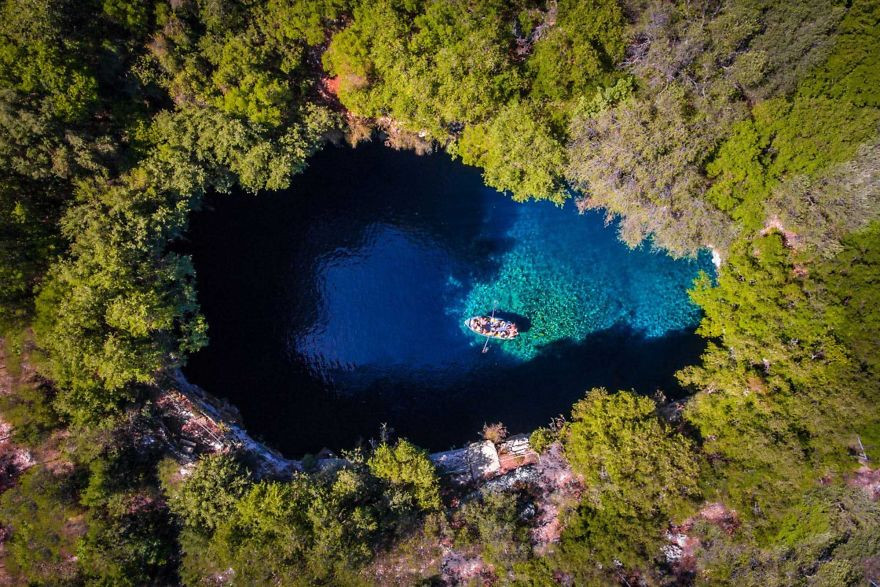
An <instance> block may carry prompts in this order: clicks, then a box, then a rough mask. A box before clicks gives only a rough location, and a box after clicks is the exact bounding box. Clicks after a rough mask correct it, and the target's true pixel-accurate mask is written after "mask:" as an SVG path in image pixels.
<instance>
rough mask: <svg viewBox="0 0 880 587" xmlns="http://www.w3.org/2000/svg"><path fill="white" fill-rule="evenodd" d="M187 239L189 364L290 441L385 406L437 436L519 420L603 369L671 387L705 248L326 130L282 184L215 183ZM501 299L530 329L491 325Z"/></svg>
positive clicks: (536, 420)
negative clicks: (241, 190)
mask: <svg viewBox="0 0 880 587" xmlns="http://www.w3.org/2000/svg"><path fill="white" fill-rule="evenodd" d="M186 247H187V248H188V249H189V250H190V251H191V252H192V253H193V256H194V260H195V266H196V270H197V273H198V279H199V299H200V301H201V304H202V308H203V310H204V312H205V314H206V316H207V318H208V322H209V324H210V337H211V344H210V346H209V347H208V348H207V349H205V350H203V351H201V352H200V353H198V354H196V355H195V356H193V357H192V358H191V360H190V364H189V366H188V367H187V368H186V372H187V374H188V376H189V377H190V378H191V379H192V380H193V381H194V382H195V383H198V384H199V385H201V386H203V387H205V388H206V389H208V390H209V391H211V392H213V393H214V394H217V395H220V396H225V397H227V398H228V399H229V400H230V401H232V402H233V403H234V404H236V405H237V406H238V407H239V408H240V409H241V411H242V414H243V416H244V419H245V423H246V425H247V426H248V428H249V430H250V431H251V432H252V433H255V434H256V435H258V436H262V437H263V438H264V439H265V440H267V441H268V442H269V443H270V444H272V445H274V446H277V447H278V448H280V449H282V450H283V451H285V452H286V453H288V454H294V455H296V454H301V453H304V452H314V451H316V450H318V449H320V448H322V447H325V446H326V447H330V448H346V447H352V446H354V445H355V444H356V443H357V442H359V441H361V440H365V439H368V438H372V437H375V436H376V435H377V432H378V429H379V426H380V424H381V423H387V424H388V425H389V426H390V427H391V428H393V429H394V430H395V431H396V433H397V434H399V435H401V436H405V437H408V438H410V439H411V440H413V441H415V442H416V443H418V444H420V445H422V446H425V447H427V448H430V449H443V448H447V447H449V446H451V445H454V444H460V443H462V442H464V441H467V440H471V439H473V438H475V436H476V434H477V432H478V431H479V430H480V428H481V427H482V425H483V423H484V422H495V421H502V422H504V423H506V424H507V426H508V428H509V429H511V430H512V431H528V430H531V429H533V428H535V427H536V426H540V425H543V424H546V423H547V421H548V420H549V419H550V418H551V417H553V416H556V415H558V414H563V413H564V414H567V413H568V411H569V408H570V406H571V404H572V403H573V402H574V401H576V400H577V399H578V398H580V397H582V395H583V393H584V392H585V391H586V390H588V389H590V388H591V387H595V386H606V387H608V388H611V389H635V390H637V391H639V392H642V393H653V392H654V391H655V390H657V389H663V390H664V391H665V392H666V393H667V395H675V394H676V391H677V390H676V388H675V384H674V378H673V374H674V372H675V371H676V370H677V369H679V368H681V367H683V366H684V365H686V364H690V363H692V362H694V361H696V359H697V357H698V356H699V354H700V352H701V350H702V348H703V345H702V342H701V341H700V339H699V338H698V337H697V336H695V335H694V334H693V333H692V331H693V328H694V327H695V325H696V323H697V321H698V320H699V311H698V309H697V308H696V307H694V306H693V305H692V304H691V302H690V301H689V300H688V297H687V294H686V289H687V288H688V287H689V286H690V285H691V283H692V281H693V279H694V277H695V276H696V275H697V273H698V271H699V270H700V269H706V270H710V269H711V263H710V262H709V260H708V258H701V259H699V260H697V261H675V260H673V259H671V258H670V257H668V256H666V255H665V254H663V253H654V252H651V251H650V250H647V249H640V250H636V251H630V250H628V249H627V248H626V247H625V246H624V245H622V244H621V243H620V242H619V241H618V240H617V239H616V235H615V227H613V226H611V227H606V226H604V224H603V221H602V218H601V217H600V216H599V215H585V216H579V215H578V214H577V213H576V212H575V211H574V209H573V207H572V206H568V207H563V208H558V207H556V206H554V205H552V204H549V203H529V204H516V203H514V202H512V201H511V200H510V199H509V198H507V197H505V196H504V195H502V194H499V193H497V192H495V191H494V190H492V189H489V188H487V187H485V186H484V185H483V184H482V182H481V180H480V176H479V172H478V171H477V170H474V169H471V168H467V167H464V166H462V165H460V164H457V163H454V162H452V161H451V160H450V159H449V158H448V157H447V156H445V155H435V156H430V157H417V156H415V155H413V154H410V153H401V152H395V151H391V150H388V149H385V148H383V147H380V146H376V145H373V146H367V147H359V148H358V149H356V150H350V149H337V148H332V147H331V148H328V149H326V150H325V151H323V152H322V153H320V154H318V155H317V156H315V158H314V159H313V160H312V162H311V166H310V168H309V170H308V171H307V172H306V173H305V174H304V175H302V176H300V177H297V178H296V180H295V185H294V187H293V188H291V189H290V190H287V191H284V192H275V193H266V194H260V195H258V196H253V195H248V194H235V195H232V196H214V197H211V198H209V199H208V204H207V206H206V209H205V210H204V211H202V212H200V213H198V214H196V215H194V217H193V221H192V230H191V232H190V239H189V242H188V243H187V244H186ZM493 308H497V309H498V310H499V312H501V313H502V315H504V316H506V317H510V318H512V319H515V320H516V321H517V322H518V324H520V326H521V327H522V330H525V332H523V334H522V335H521V336H520V337H519V338H518V339H517V340H516V341H512V342H491V343H490V346H489V352H488V353H485V354H483V353H481V352H480V350H481V347H482V344H483V340H481V339H479V338H478V337H476V336H474V335H473V334H472V333H470V332H469V331H467V329H465V328H464V326H463V321H464V320H465V318H467V317H468V316H470V315H472V314H476V313H488V312H491V311H492V310H493Z"/></svg>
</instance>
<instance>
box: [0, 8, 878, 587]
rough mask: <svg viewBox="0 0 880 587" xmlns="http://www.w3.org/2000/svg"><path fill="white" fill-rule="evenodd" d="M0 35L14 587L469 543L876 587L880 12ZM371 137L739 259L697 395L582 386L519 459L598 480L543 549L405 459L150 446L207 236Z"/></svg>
mask: <svg viewBox="0 0 880 587" xmlns="http://www.w3.org/2000/svg"><path fill="white" fill-rule="evenodd" d="M0 11H2V13H0V126H2V131H0V252H2V254H0V325H2V332H3V338H2V341H3V344H2V353H3V368H2V371H0V375H2V376H3V377H2V381H0V415H2V421H3V422H2V425H3V428H2V431H0V432H2V435H3V436H4V438H3V440H4V442H6V443H7V444H4V445H3V446H4V447H5V448H4V450H5V451H6V452H4V454H3V455H0V465H2V469H0V476H2V477H0V491H2V494H0V548H2V551H0V553H2V557H3V561H4V565H3V568H2V570H0V582H2V581H9V582H10V583H12V584H29V585H31V584H32V585H68V584H70V585H80V584H102V585H103V584H106V585H127V584H131V585H149V584H156V585H159V584H161V585H166V584H178V583H182V584H187V585H198V584H226V583H229V584H235V585H251V584H280V585H288V584H290V585H299V584H303V585H305V584H327V585H348V584H352V585H354V584H438V583H440V582H441V581H442V580H443V578H442V577H441V570H440V569H439V568H438V565H437V564H436V561H437V560H439V558H440V553H442V552H445V551H448V550H449V549H454V550H456V551H458V552H466V553H469V555H470V556H472V557H473V559H474V560H479V561H481V563H480V564H481V565H482V567H481V568H482V569H483V575H482V576H481V577H479V578H474V579H473V580H474V581H475V582H485V583H489V584H492V583H498V584H522V585H547V584H563V585H584V584H625V585H636V584H640V585H671V584H713V585H716V584H731V585H807V584H809V585H835V586H836V585H867V584H875V585H876V584H878V583H880V501H878V499H880V472H878V470H877V468H876V462H877V460H878V459H880V410H878V400H880V133H878V130H880V2H877V1H876V0H846V1H843V0H802V1H799V2H786V1H784V0H696V1H694V0H688V1H686V0H678V1H661V0H156V1H153V0H80V1H76V2H75V1H73V0H3V2H2V8H0ZM368 140H384V141H385V143H386V144H387V145H388V146H389V147H391V148H396V149H413V150H416V151H417V152H420V153H425V152H431V151H435V150H445V151H446V152H448V153H449V154H450V155H451V156H453V157H455V158H459V159H460V160H461V161H462V162H464V163H465V164H468V165H473V166H477V167H479V168H481V169H482V172H483V174H484V179H485V181H486V183H487V184H488V185H490V186H492V187H495V188H497V189H498V190H500V191H504V192H507V193H509V194H510V196H511V197H512V198H514V199H516V200H518V201H523V202H525V201H527V200H531V199H549V200H552V201H554V202H557V203H561V202H564V201H565V200H567V199H573V200H574V201H575V203H576V204H577V206H578V208H579V209H581V210H587V209H594V208H595V209H600V210H603V211H604V212H605V213H606V214H607V215H608V217H609V218H618V219H619V220H620V224H619V226H620V238H621V239H622V240H623V241H624V242H626V243H627V244H629V245H631V246H637V245H639V244H640V243H643V242H644V243H645V246H654V247H658V248H661V249H664V250H666V251H667V252H668V253H669V254H671V255H675V256H688V255H694V254H696V252H697V251H699V250H702V249H704V248H706V247H710V248H712V250H714V251H715V252H716V254H717V255H718V256H719V257H720V258H721V259H722V264H721V267H720V270H719V273H718V276H717V279H713V278H710V277H708V276H705V277H703V278H701V279H700V280H698V281H697V282H696V283H695V284H694V288H693V290H692V292H691V296H692V298H693V300H694V301H695V302H696V303H697V304H699V306H700V307H701V308H702V310H703V312H704V318H703V320H702V323H701V325H700V328H699V333H700V334H701V335H702V336H704V337H705V338H706V339H707V341H708V346H707V350H706V352H705V354H704V355H703V357H702V359H701V361H700V362H699V364H696V365H693V366H690V367H688V368H686V369H684V370H682V371H681V372H679V373H678V376H677V377H678V380H679V381H680V385H681V386H682V388H683V389H684V390H687V392H688V398H687V400H686V401H684V402H681V403H678V404H675V405H671V404H669V403H667V402H664V401H663V398H662V397H659V396H658V397H656V398H654V397H653V396H652V394H653V392H654V391H655V390H631V391H630V390H624V391H620V392H616V390H610V391H609V390H603V389H595V390H591V391H589V392H586V394H585V396H584V398H583V399H582V400H581V401H579V402H578V403H577V404H575V405H574V406H573V407H572V409H571V414H570V416H568V417H566V418H565V419H560V420H558V421H555V422H553V423H552V425H550V426H548V427H547V428H544V429H539V430H537V431H535V432H534V433H533V434H532V444H533V446H534V447H536V448H537V449H538V450H539V451H541V452H543V453H559V454H561V455H562V457H563V458H564V459H565V461H566V462H567V463H568V464H569V465H570V467H571V469H572V470H573V471H574V472H575V473H576V474H577V475H578V476H579V478H580V479H581V482H582V485H583V490H582V491H580V492H579V493H578V494H577V496H576V497H574V498H572V499H569V500H568V501H567V502H566V503H562V504H560V519H561V526H562V530H561V535H560V537H559V539H558V540H556V541H553V542H552V543H550V544H544V545H536V544H535V541H534V540H533V539H532V534H531V530H532V529H533V528H532V519H531V518H530V517H529V516H528V515H525V514H524V511H525V510H526V509H527V508H528V502H529V499H530V496H529V495H526V494H524V493H523V492H522V491H516V490H510V491H502V492H490V491H483V492H482V493H478V494H477V496H476V497H472V498H470V499H467V500H461V501H460V503H459V500H458V499H457V498H456V497H454V496H452V497H451V496H450V495H449V493H448V492H447V490H446V489H444V488H443V487H442V484H441V483H440V481H439V480H438V475H437V472H436V471H435V470H434V468H433V466H432V464H431V463H430V461H429V460H428V459H427V454H426V452H425V451H423V450H421V449H420V448H418V447H416V446H414V445H412V444H411V443H409V442H407V441H406V440H405V439H393V438H386V437H384V436H383V437H381V438H380V440H379V441H376V442H374V443H372V444H371V445H368V446H362V447H352V450H351V452H350V453H347V454H346V455H345V456H346V458H347V460H348V465H347V466H346V467H343V468H341V469H335V470H330V471H322V470H319V469H312V470H309V471H307V472H304V473H297V474H295V475H294V476H293V477H292V478H285V479H275V478H268V477H265V476H262V477H261V476H260V475H258V474H257V473H256V471H255V470H254V469H253V468H252V467H251V466H249V463H248V461H247V458H246V456H245V455H238V454H223V453H218V454H213V455H205V456H204V457H203V458H201V459H200V460H199V461H198V463H197V464H195V465H190V466H188V467H183V468H182V465H181V464H180V463H179V462H177V461H176V460H175V459H174V457H173V455H169V454H168V452H167V451H166V450H164V449H163V446H162V443H161V442H157V441H156V440H155V439H156V436H155V434H154V433H153V431H154V430H155V429H156V426H157V425H156V423H155V412H156V409H157V408H156V405H155V402H154V401H153V398H154V397H155V390H156V389H157V388H162V387H163V386H166V385H168V381H169V378H170V376H171V375H170V374H171V373H173V372H174V371H175V370H176V369H177V368H179V367H180V366H181V365H182V364H184V363H185V361H186V358H187V356H188V355H189V354H191V353H192V352H194V351H195V350H197V349H199V348H202V347H203V346H204V345H206V344H208V333H209V325H208V324H207V323H206V320H205V318H204V317H203V316H202V314H201V313H200V310H199V306H198V303H197V298H196V291H197V287H198V283H197V281H196V278H195V274H194V270H193V266H192V262H191V259H190V258H188V257H187V256H185V255H182V254H181V253H179V252H177V250H176V249H175V248H174V247H173V244H174V242H175V241H177V240H178V239H180V238H181V237H182V236H183V235H184V234H185V233H186V230H187V222H188V216H189V214H190V212H192V211H193V210H196V209H199V207H200V205H201V202H202V200H203V197H204V195H205V194H206V193H209V192H228V191H230V190H232V189H233V188H235V187H237V186H240V187H241V188H244V189H246V190H249V191H253V192H257V191H260V190H277V189H281V188H285V187H288V186H291V185H292V186H293V187H294V188H295V186H296V175H297V173H299V172H301V171H302V170H303V169H304V168H305V167H306V165H307V164H308V159H309V157H310V156H311V155H312V154H313V153H315V152H316V151H317V150H318V149H321V148H322V146H323V145H325V144H327V143H330V142H336V143H340V142H346V141H347V142H348V143H350V144H352V145H356V144H357V143H359V142H361V141H368ZM523 205H529V204H527V203H526V204H523ZM571 254H572V255H573V256H576V255H577V254H578V252H577V251H572V252H571ZM209 391H210V390H209ZM585 391H586V390H585ZM636 392H637V393H636ZM9 443H12V444H9ZM13 446H14V447H19V448H20V449H22V450H26V451H27V454H29V455H31V456H30V461H29V462H28V463H27V465H26V466H23V467H22V466H17V465H16V460H15V458H13V457H14V456H15V455H13V454H12V452H10V451H12V450H13V449H12V448H10V447H13ZM22 447H23V448H22ZM16 450H18V449H16ZM16 454H18V453H16ZM10 455H12V456H10ZM184 470H185V471H186V472H185V473H183V472H182V471H184ZM713 512H714V514H713ZM719 512H721V513H720V514H719ZM676 533H680V534H682V535H686V538H687V540H686V544H679V545H677V546H675V548H678V549H679V551H682V552H679V556H678V557H670V556H664V552H665V551H668V550H669V548H670V535H673V534H676ZM432 561H433V562H432ZM676 561H677V562H676Z"/></svg>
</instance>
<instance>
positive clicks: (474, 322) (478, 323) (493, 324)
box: [464, 316, 519, 340]
mask: <svg viewBox="0 0 880 587" xmlns="http://www.w3.org/2000/svg"><path fill="white" fill-rule="evenodd" d="M464 325H465V326H467V327H468V328H470V329H471V330H472V331H473V332H475V333H476V334H479V335H480V336H485V337H487V338H497V339H499V340H512V339H514V338H516V337H517V336H519V330H517V328H516V324H514V323H513V322H508V321H507V320H502V319H501V318H496V317H495V316H474V317H473V318H468V319H467V320H465V322H464Z"/></svg>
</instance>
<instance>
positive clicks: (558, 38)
mask: <svg viewBox="0 0 880 587" xmlns="http://www.w3.org/2000/svg"><path fill="white" fill-rule="evenodd" d="M556 6H557V11H558V16H557V17H556V23H555V26H552V27H550V28H549V30H548V32H547V33H546V34H545V35H543V36H542V37H541V38H540V39H539V40H538V41H537V42H536V43H535V47H534V52H533V53H532V54H531V55H530V56H529V59H528V62H527V64H526V65H527V68H528V70H529V72H530V73H531V74H532V77H533V81H532V86H531V95H532V96H533V97H534V98H536V99H538V100H540V99H543V98H547V99H550V100H560V101H566V100H570V99H572V98H577V97H578V96H583V95H585V94H589V93H590V91H591V90H593V89H594V88H595V87H596V85H598V84H599V83H602V82H603V81H605V79H607V77H608V75H607V72H608V71H610V70H611V68H612V67H613V65H614V64H616V63H617V62H618V60H620V58H621V57H623V52H624V48H625V44H624V34H623V30H624V18H623V11H622V10H621V7H620V5H619V4H618V3H617V2H616V1H614V0H562V1H560V2H558V3H557V4H556Z"/></svg>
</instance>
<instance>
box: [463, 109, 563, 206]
mask: <svg viewBox="0 0 880 587" xmlns="http://www.w3.org/2000/svg"><path fill="white" fill-rule="evenodd" d="M455 152H456V154H458V155H459V156H461V159H462V161H464V162H465V163H467V164H468V165H478V166H480V167H482V168H483V179H484V180H485V181H486V183H487V184H489V185H491V186H492V187H494V188H496V189H498V190H501V191H510V192H512V193H513V197H514V199H515V200H518V201H522V200H525V199H527V198H530V197H531V198H535V199H539V200H540V199H547V200H551V201H553V202H555V203H557V204H561V203H562V202H564V201H565V199H566V198H567V194H566V192H565V190H564V188H563V186H562V183H561V180H560V177H559V175H558V171H557V170H558V169H561V168H562V167H563V166H564V165H565V150H564V149H563V148H562V145H560V144H559V141H558V140H557V139H556V138H555V137H554V136H553V135H552V134H551V132H550V129H549V127H548V124H547V122H546V120H544V119H543V118H542V116H541V114H540V111H539V110H538V109H536V108H534V107H532V106H530V105H528V104H525V103H517V104H512V105H509V106H507V107H505V108H503V109H502V110H501V111H500V112H499V113H498V115H497V116H496V117H495V118H494V119H492V121H491V122H488V123H484V124H478V125H473V126H468V127H467V128H465V130H464V133H463V134H462V137H461V141H460V143H459V144H458V145H457V147H456V149H455Z"/></svg>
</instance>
